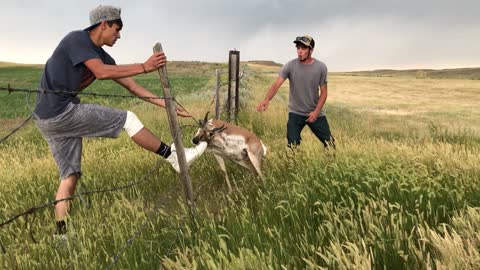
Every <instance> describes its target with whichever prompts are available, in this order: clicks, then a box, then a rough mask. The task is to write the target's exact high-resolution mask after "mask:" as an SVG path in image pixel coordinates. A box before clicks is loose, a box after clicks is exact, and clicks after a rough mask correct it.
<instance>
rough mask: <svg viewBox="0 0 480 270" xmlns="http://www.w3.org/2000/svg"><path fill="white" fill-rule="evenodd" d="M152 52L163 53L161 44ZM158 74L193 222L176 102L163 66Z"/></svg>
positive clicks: (190, 183)
mask: <svg viewBox="0 0 480 270" xmlns="http://www.w3.org/2000/svg"><path fill="white" fill-rule="evenodd" d="M153 52H154V53H155V52H163V49H162V44H160V42H157V43H156V44H155V46H154V47H153ZM158 74H159V75H160V80H161V82H162V86H163V95H164V97H165V109H166V110H167V116H168V123H169V124H170V131H171V133H172V137H173V143H174V144H175V149H176V151H177V158H178V163H179V166H180V177H181V178H182V181H183V187H184V189H185V196H186V199H187V205H188V208H189V210H190V214H191V217H192V220H193V219H194V218H195V216H194V214H195V201H194V198H193V189H192V182H191V181H190V175H189V173H188V165H187V159H186V158H185V150H184V149H183V144H182V132H181V130H180V127H179V125H178V122H177V113H176V104H175V103H176V102H173V101H174V100H173V98H172V97H173V96H172V94H171V93H170V81H169V80H168V74H167V67H166V66H163V67H161V68H159V69H158Z"/></svg>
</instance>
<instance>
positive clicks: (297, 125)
mask: <svg viewBox="0 0 480 270" xmlns="http://www.w3.org/2000/svg"><path fill="white" fill-rule="evenodd" d="M307 119H308V116H303V115H299V114H295V113H288V123H287V140H288V145H289V146H290V145H299V144H300V142H301V140H302V137H301V136H300V133H301V132H302V130H303V128H304V127H305V125H308V127H309V128H310V130H311V131H312V132H313V134H315V136H317V138H318V139H319V140H320V141H321V142H322V143H323V145H324V146H325V147H327V142H330V141H332V142H333V137H332V134H331V133H330V127H329V126H328V121H327V117H326V116H319V117H318V118H317V120H316V121H315V122H313V123H307V122H306V120H307Z"/></svg>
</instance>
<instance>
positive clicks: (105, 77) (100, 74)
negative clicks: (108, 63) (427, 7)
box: [93, 71, 110, 80]
mask: <svg viewBox="0 0 480 270" xmlns="http://www.w3.org/2000/svg"><path fill="white" fill-rule="evenodd" d="M93 75H95V78H97V80H108V79H110V76H109V75H108V74H107V73H106V72H101V71H100V72H96V73H94V74H93Z"/></svg>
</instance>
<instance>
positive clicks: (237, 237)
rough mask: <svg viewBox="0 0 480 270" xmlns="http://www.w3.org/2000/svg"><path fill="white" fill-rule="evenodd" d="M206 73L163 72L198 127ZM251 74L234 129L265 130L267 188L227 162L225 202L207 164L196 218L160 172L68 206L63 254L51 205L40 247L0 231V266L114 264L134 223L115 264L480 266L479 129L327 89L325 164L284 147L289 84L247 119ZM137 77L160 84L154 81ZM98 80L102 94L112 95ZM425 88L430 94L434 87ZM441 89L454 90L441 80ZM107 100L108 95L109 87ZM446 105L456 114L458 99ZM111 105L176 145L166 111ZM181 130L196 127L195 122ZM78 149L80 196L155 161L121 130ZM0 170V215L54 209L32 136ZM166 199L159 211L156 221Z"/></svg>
mask: <svg viewBox="0 0 480 270" xmlns="http://www.w3.org/2000/svg"><path fill="white" fill-rule="evenodd" d="M199 65H200V64H199V63H193V64H192V71H191V72H189V71H188V65H186V64H185V65H181V66H180V68H181V69H182V72H181V73H180V72H179V73H176V74H177V75H175V76H178V77H175V76H174V75H173V74H175V73H174V72H171V73H170V74H172V76H173V77H172V78H173V80H172V88H173V89H177V90H178V92H177V98H178V99H179V100H180V101H181V102H182V103H185V104H184V105H186V106H187V109H189V111H190V112H192V113H193V114H194V115H195V116H198V117H202V116H203V114H204V113H205V108H208V106H207V105H208V103H209V102H210V99H211V92H208V91H210V90H211V89H210V87H211V86H212V85H214V81H213V79H212V78H213V75H212V76H210V75H208V74H207V72H206V71H205V70H206V69H207V68H206V67H205V66H201V68H200V66H199ZM212 67H216V66H215V65H213V64H212ZM194 70H203V71H202V72H201V73H195V72H194ZM247 70H248V72H247V73H246V75H245V76H244V78H243V79H244V80H245V81H244V84H243V87H244V89H245V91H247V93H243V94H242V95H244V97H246V99H247V100H248V101H247V102H244V103H243V105H244V107H242V111H241V114H240V118H239V124H240V125H242V126H244V127H246V128H248V129H250V130H252V131H254V132H255V133H256V134H258V135H259V136H260V137H261V138H262V140H263V141H264V142H265V144H266V145H267V146H268V148H269V150H268V155H267V159H266V160H265V161H264V171H265V173H266V175H267V177H266V178H265V179H263V180H262V179H260V178H257V177H255V176H254V175H253V174H251V173H250V172H247V171H245V170H244V169H243V168H240V167H239V166H237V165H235V164H233V163H231V162H227V170H228V172H229V176H230V178H231V180H232V182H233V184H234V188H235V191H234V192H233V193H232V194H227V193H226V188H225V184H224V181H223V176H222V173H221V172H220V170H219V168H218V165H217V164H216V162H215V159H214V158H213V157H212V156H211V155H208V154H206V155H204V156H203V157H202V158H201V159H199V160H198V161H196V162H195V163H194V164H193V165H192V167H191V171H190V173H191V178H192V180H193V186H194V191H195V194H196V198H197V200H196V203H197V215H196V220H195V222H194V223H192V222H191V220H190V219H189V215H188V211H187V209H186V207H185V204H184V200H185V199H184V194H183V187H182V185H181V181H180V179H179V177H178V175H177V174H176V173H175V172H174V171H173V170H172V169H171V168H170V167H169V165H168V164H166V162H162V161H160V163H159V164H160V165H159V168H158V170H156V171H154V173H153V174H151V175H149V177H148V178H147V179H146V180H145V182H143V183H142V184H140V185H138V186H135V187H134V188H131V189H127V190H123V191H120V192H114V193H105V194H97V195H92V196H89V197H88V200H89V202H90V208H86V206H85V205H84V204H83V203H82V202H81V201H80V200H75V201H74V206H73V209H72V211H71V212H70V217H69V224H70V225H71V226H70V231H69V235H70V236H71V239H70V241H69V243H68V245H67V246H66V247H58V246H55V243H54V242H53V239H52V234H53V232H54V224H53V219H54V218H53V209H51V208H48V209H46V210H43V211H40V212H39V213H37V214H36V215H35V219H33V217H32V216H30V217H29V221H30V223H29V224H31V225H32V233H33V236H34V238H35V239H36V240H37V241H38V243H33V242H32V240H31V239H30V238H31V237H30V233H29V228H28V227H27V228H25V223H24V222H25V220H24V219H22V220H19V221H16V222H14V223H12V224H10V225H7V226H6V227H4V228H2V229H1V230H0V241H1V243H2V244H3V245H4V246H5V247H6V249H7V253H6V254H0V267H2V268H5V269H52V268H74V269H99V268H107V267H109V266H110V265H111V264H112V261H113V259H114V257H115V255H116V254H117V253H119V252H120V251H122V250H123V248H124V247H126V245H127V243H128V241H129V240H130V239H132V236H134V235H135V233H136V232H137V231H139V230H140V229H141V228H143V229H142V230H140V233H139V235H138V236H137V237H136V238H135V239H134V241H133V242H132V243H131V246H129V247H128V248H127V249H126V250H125V253H123V254H122V255H121V256H120V257H119V260H118V262H117V264H116V265H115V266H114V268H117V269H478V267H480V261H479V259H478V258H479V247H480V230H479V228H480V208H479V207H480V195H479V194H480V192H479V188H480V183H479V182H480V167H479V166H478V164H480V140H479V134H478V133H476V130H478V128H479V127H477V126H465V125H464V126H462V125H460V126H455V127H448V126H446V125H445V123H444V122H441V121H439V119H438V118H437V117H435V115H434V114H432V115H430V114H428V113H427V114H405V115H391V116H389V115H387V116H386V115H380V114H378V113H376V112H369V109H372V108H373V109H375V108H377V107H378V106H380V105H382V104H379V102H375V103H370V102H368V101H365V102H363V103H361V104H359V103H355V104H353V102H352V104H349V103H348V102H344V101H343V100H342V101H341V102H340V101H339V99H337V100H336V99H335V97H336V96H335V92H333V91H332V95H331V97H333V98H330V97H329V100H328V101H327V107H326V111H327V116H328V120H329V123H330V126H331V128H332V131H333V133H334V136H335V137H336V139H337V151H335V152H334V153H332V152H329V153H326V152H325V151H324V150H323V147H322V145H321V143H320V142H318V140H317V139H316V138H315V137H314V136H313V135H312V134H311V132H310V131H308V130H307V129H306V130H305V131H304V132H303V134H302V137H303V142H302V147H301V148H300V149H298V150H297V151H296V152H294V153H293V152H291V151H290V150H289V149H288V148H286V147H285V143H286V140H285V133H286V130H285V128H286V114H287V108H286V102H287V97H288V91H287V86H285V87H283V88H282V89H281V90H280V92H279V93H278V94H277V96H276V97H275V99H274V100H273V101H272V102H271V104H270V107H269V110H267V111H266V112H265V113H262V114H259V113H256V112H254V106H255V105H256V102H258V101H259V100H260V99H261V98H263V95H264V93H265V91H266V90H267V89H268V86H269V85H270V84H271V83H272V82H273V80H274V77H271V76H268V75H266V74H265V73H262V72H261V69H259V67H257V66H256V67H255V68H247ZM172 71H173V70H172ZM190 73H191V74H190ZM212 74H213V73H212ZM243 79H242V80H243ZM138 80H139V81H141V82H142V83H144V84H146V85H147V86H149V85H151V88H155V87H154V85H155V84H156V78H155V76H153V74H152V77H148V76H143V77H142V76H141V77H139V78H138ZM348 80H350V77H343V76H332V77H331V78H330V84H331V85H332V88H331V89H332V90H333V89H334V90H335V91H337V92H339V93H340V92H342V91H344V92H347V91H348V87H345V85H346V84H345V82H348ZM370 80H371V79H365V82H364V83H365V85H359V87H362V88H369V87H379V86H378V85H382V84H383V85H384V87H385V89H384V88H378V93H383V92H388V89H386V88H387V87H395V86H396V85H395V80H391V79H389V78H378V81H375V82H372V81H370ZM360 81H361V80H360ZM360 81H358V82H360ZM358 82H357V83H358ZM101 83H102V85H98V86H96V87H99V88H98V89H109V87H110V86H108V85H103V82H101ZM430 83H431V84H432V87H438V85H437V83H438V84H440V83H439V82H436V81H431V82H430ZM441 84H444V85H445V87H448V82H447V83H446V82H445V81H442V82H441ZM392 85H393V86H392ZM333 86H336V87H333ZM402 86H403V85H402ZM157 89H158V90H159V89H160V88H157ZM191 89H194V90H193V91H192V90H191ZM94 90H96V89H94ZM415 90H418V89H416V88H415V87H412V91H415ZM106 91H107V90H106ZM112 91H116V90H114V89H113V87H112ZM470 91H472V92H478V91H479V89H478V88H475V87H472V88H471V89H470ZM205 92H208V93H209V94H205ZM379 95H380V94H379ZM425 95H429V94H428V93H425ZM382 98H383V99H384V100H385V104H383V106H385V107H386V108H389V106H390V105H389V104H387V103H389V102H392V101H391V99H390V98H389V96H388V93H385V96H383V97H382ZM379 100H382V99H379ZM95 101H96V100H95V99H93V100H92V102H95ZM99 102H107V101H99ZM451 102H452V103H454V102H457V103H456V104H457V105H458V100H452V101H451ZM107 105H118V106H121V107H128V108H129V109H131V110H133V111H134V112H136V113H137V115H138V116H139V117H140V119H141V120H142V121H143V122H144V124H145V125H146V126H147V127H149V128H150V129H152V130H153V132H154V133H155V134H158V135H159V137H161V138H162V139H163V140H164V141H166V142H171V135H170V133H169V130H168V124H167V121H166V115H165V113H163V111H162V110H159V109H158V108H156V107H154V106H152V105H150V104H146V103H143V102H130V103H119V104H113V103H112V104H109V103H107ZM359 108H361V109H359ZM447 108H450V107H447ZM423 109H425V110H427V111H432V112H434V111H435V110H436V108H434V109H432V108H429V107H428V106H427V107H424V108H423ZM439 112H441V113H450V114H451V115H450V117H452V119H455V117H456V115H457V114H456V113H457V111H456V110H453V111H451V110H448V109H445V110H444V111H439ZM474 113H476V111H475V112H474ZM429 115H430V116H429ZM180 121H181V124H182V125H190V124H192V122H191V120H190V119H180ZM458 122H459V123H462V122H461V121H458ZM194 132H195V127H188V126H184V128H183V137H184V138H183V139H184V143H185V145H187V146H189V140H190V137H191V136H193V133H194ZM83 151H84V152H83V171H84V175H83V177H82V179H81V181H80V190H92V189H97V188H104V187H110V186H114V185H122V184H127V183H129V182H130V181H134V180H138V179H140V178H141V177H143V176H145V175H147V174H149V173H150V171H151V169H152V168H153V167H154V166H155V165H156V164H157V161H159V158H158V157H156V156H155V155H154V154H151V153H148V152H146V151H144V150H142V149H140V148H139V147H138V146H136V145H135V144H134V143H133V142H131V141H130V139H129V138H128V137H127V136H126V135H125V134H122V135H121V136H120V137H119V138H118V139H86V140H85V146H84V150H83ZM0 168H1V169H0V190H1V192H0V218H1V220H4V219H6V218H8V217H10V216H11V215H13V214H14V213H18V212H20V211H23V210H25V209H28V208H29V207H31V206H32V205H37V204H41V203H44V202H46V201H49V200H52V199H53V195H54V192H55V190H56V188H57V185H58V176H57V173H56V168H55V164H54V162H53V159H52V158H51V156H50V153H49V150H48V147H47V145H46V143H45V142H44V140H43V139H42V137H41V135H40V134H39V133H38V131H37V130H36V129H35V127H34V126H33V125H29V126H27V127H26V128H25V129H22V130H21V131H20V132H19V133H18V134H15V135H14V137H12V138H11V139H9V140H8V141H7V142H6V143H4V144H2V145H0ZM160 203H162V204H161V205H162V207H161V208H160V210H159V211H154V210H155V209H156V207H157V206H159V205H160ZM143 225H144V227H142V226H143Z"/></svg>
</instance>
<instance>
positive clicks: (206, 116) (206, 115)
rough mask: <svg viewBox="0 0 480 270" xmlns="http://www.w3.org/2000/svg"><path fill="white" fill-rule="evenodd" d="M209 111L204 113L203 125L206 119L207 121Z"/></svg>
mask: <svg viewBox="0 0 480 270" xmlns="http://www.w3.org/2000/svg"><path fill="white" fill-rule="evenodd" d="M209 113H210V112H207V114H205V118H204V119H203V125H205V124H206V123H207V121H208V114H209Z"/></svg>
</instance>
